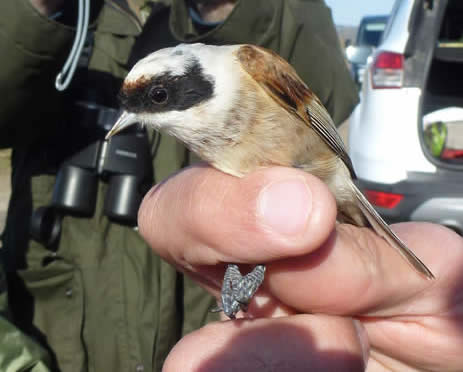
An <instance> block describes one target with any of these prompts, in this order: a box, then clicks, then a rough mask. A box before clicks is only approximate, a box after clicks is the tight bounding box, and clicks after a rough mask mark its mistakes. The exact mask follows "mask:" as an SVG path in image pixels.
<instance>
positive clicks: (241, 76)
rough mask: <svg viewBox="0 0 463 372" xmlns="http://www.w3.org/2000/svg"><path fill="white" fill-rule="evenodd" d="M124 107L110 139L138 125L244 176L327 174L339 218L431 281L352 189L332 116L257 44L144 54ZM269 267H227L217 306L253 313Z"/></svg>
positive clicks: (230, 312) (127, 86) (127, 84)
mask: <svg viewBox="0 0 463 372" xmlns="http://www.w3.org/2000/svg"><path fill="white" fill-rule="evenodd" d="M119 95H120V101H121V105H122V107H123V109H124V112H123V113H122V115H121V117H120V118H119V120H118V121H117V122H116V124H115V125H114V127H113V128H112V129H111V131H110V132H109V133H108V135H107V138H110V137H111V136H113V135H114V134H116V133H117V132H119V131H121V130H123V129H124V128H126V127H128V126H131V125H133V124H135V123H141V124H142V125H146V126H148V127H152V128H154V129H156V130H162V131H165V132H167V133H168V134H170V135H173V136H175V137H176V138H177V139H179V140H180V141H182V142H183V143H184V144H185V145H186V146H187V147H188V148H189V149H190V150H191V151H193V152H194V153H196V154H197V155H198V156H199V157H201V158H202V159H203V160H205V161H206V162H208V163H209V164H211V165H212V166H213V167H215V168H217V169H218V170H220V171H222V172H225V173H228V174H231V175H233V176H237V177H242V176H244V175H246V174H248V173H250V172H253V171H255V170H256V169H258V168H261V167H270V166H276V165H277V166H287V167H295V168H298V169H301V170H304V171H306V172H309V173H311V174H313V175H315V176H317V177H319V178H320V179H322V180H323V181H324V182H325V183H326V184H327V185H328V187H329V188H330V190H331V191H332V192H333V194H334V196H335V198H336V202H337V207H338V213H337V220H338V221H339V222H342V223H349V224H353V225H356V226H369V227H372V228H373V229H374V230H375V231H376V232H377V233H378V234H379V235H380V236H382V237H383V238H384V239H386V241H387V242H388V243H389V244H390V245H391V246H392V247H394V248H395V249H396V250H397V251H398V252H399V253H400V254H401V255H402V256H403V257H404V258H405V259H406V260H407V261H408V262H409V263H410V264H411V265H412V266H413V267H414V268H415V269H416V270H417V271H418V272H420V273H421V274H423V275H424V276H425V277H427V278H429V279H432V278H434V276H433V274H432V273H431V271H430V270H429V269H428V268H427V267H426V265H425V264H424V263H423V262H421V261H420V259H419V258H418V257H417V256H415V254H414V253H413V252H412V251H411V250H410V249H409V248H408V247H407V246H406V245H405V244H404V243H403V242H402V240H401V239H400V238H399V237H398V236H397V235H396V234H395V233H394V232H393V231H392V230H391V229H390V228H389V226H388V225H387V224H386V222H384V220H383V219H382V218H381V217H380V216H379V214H378V213H377V212H376V211H375V209H374V208H373V207H372V205H371V204H370V203H369V202H368V200H367V199H366V198H365V197H364V196H363V194H362V193H361V192H360V191H359V189H358V188H357V187H356V186H355V184H354V182H353V180H355V178H356V176H355V172H354V168H353V166H352V162H351V160H350V158H349V156H348V154H347V152H346V149H345V146H344V143H343V141H342V139H341V137H340V136H339V134H338V132H337V131H336V128H335V126H334V124H333V121H332V119H331V117H330V115H329V114H328V112H327V111H326V109H325V108H324V106H323V104H322V103H321V102H320V100H319V99H318V98H317V97H316V95H315V94H314V93H313V92H312V91H311V90H310V89H309V87H308V86H307V85H306V84H305V83H304V82H303V81H302V80H301V79H300V78H299V76H298V75H297V73H296V71H295V70H294V69H293V68H292V67H291V66H290V65H289V63H287V62H286V61H285V60H284V59H283V58H281V57H280V56H278V55H277V54H276V53H274V52H272V51H269V50H266V49H264V48H261V47H257V46H254V45H248V44H245V45H229V46H212V45H204V44H181V45H178V46H176V47H174V48H166V49H162V50H159V51H157V52H154V53H152V54H150V55H148V56H147V57H145V58H143V59H141V60H140V61H139V62H138V63H137V64H136V65H135V66H134V67H133V68H132V70H131V71H130V72H129V74H128V75H127V77H126V79H125V80H124V83H123V85H122V88H121V91H120V94H119ZM264 273H265V266H264V265H257V266H256V267H255V268H254V270H253V271H251V272H250V273H248V274H247V275H244V276H242V275H241V273H240V271H239V268H238V266H237V265H236V264H229V265H228V266H227V269H226V272H225V276H224V282H223V286H222V295H221V304H220V305H219V309H220V310H223V311H224V313H225V314H226V315H227V316H228V317H230V318H234V317H235V315H236V313H237V312H238V311H239V310H244V311H245V310H246V309H247V306H248V304H249V302H250V301H251V299H252V297H253V295H254V293H255V292H256V291H257V289H258V288H259V286H260V284H261V283H262V281H263V279H264Z"/></svg>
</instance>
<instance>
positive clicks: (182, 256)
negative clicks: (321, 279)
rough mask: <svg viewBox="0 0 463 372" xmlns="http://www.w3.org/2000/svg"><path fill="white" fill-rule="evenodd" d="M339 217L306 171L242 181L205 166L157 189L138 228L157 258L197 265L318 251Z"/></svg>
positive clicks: (270, 172)
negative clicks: (157, 255) (158, 256)
mask: <svg viewBox="0 0 463 372" xmlns="http://www.w3.org/2000/svg"><path fill="white" fill-rule="evenodd" d="M335 218H336V206H335V202H334V199H333V197H332V195H331V194H330V192H329V190H328V189H327V188H326V186H325V185H324V184H323V183H322V182H321V181H320V180H318V179H317V178H315V177H313V176H311V175H308V174H307V173H304V172H301V171H298V170H295V169H289V168H279V167H276V168H271V169H265V170H261V171H257V172H254V173H252V174H250V175H249V176H246V177H244V178H237V177H233V176H229V175H226V174H224V173H222V172H219V171H217V170H215V169H212V168H210V167H205V166H202V167H201V166H200V167H191V168H189V169H187V170H185V171H183V172H180V173H179V174H177V175H176V176H175V177H172V178H170V179H168V180H167V181H166V182H164V183H162V184H160V185H158V186H156V187H155V188H154V189H153V190H152V191H151V192H150V193H149V194H148V195H147V196H146V197H145V199H144V201H143V203H142V205H141V207H140V212H139V221H138V223H139V228H140V233H141V234H142V235H143V237H144V238H145V240H146V241H147V242H148V243H149V244H150V245H151V247H152V248H153V249H154V250H155V251H156V252H157V253H158V254H160V255H161V256H162V257H164V258H166V259H168V260H169V261H171V262H174V263H175V264H177V265H181V266H184V267H186V268H189V267H190V268H191V267H192V266H195V265H215V264H217V263H221V262H236V263H239V262H246V263H260V262H268V261H271V260H276V259H279V258H281V257H291V256H298V255H301V254H304V253H308V252H311V251H312V250H314V249H316V248H317V247H318V246H319V245H320V244H321V243H322V242H323V241H324V240H326V238H327V237H328V236H329V233H330V231H331V230H332V228H333V226H334V223H335Z"/></svg>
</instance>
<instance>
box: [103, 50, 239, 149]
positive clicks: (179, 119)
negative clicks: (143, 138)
mask: <svg viewBox="0 0 463 372" xmlns="http://www.w3.org/2000/svg"><path fill="white" fill-rule="evenodd" d="M236 48H238V46H211V45H204V44H181V45H178V46H177V47H175V48H166V49H162V50H159V51H157V52H154V53H152V54H150V55H148V56H147V57H145V58H143V59H142V60H140V61H139V62H138V63H137V64H136V65H135V66H134V67H133V69H132V70H131V71H130V72H129V74H128V75H127V77H126V79H125V80H124V83H123V85H122V88H121V91H120V94H119V97H120V102H121V105H122V108H123V109H124V112H123V114H122V115H121V117H120V118H119V120H118V121H117V123H116V124H115V125H114V127H113V128H112V129H111V131H110V132H109V133H108V135H107V138H109V137H111V136H112V135H114V134H116V133H117V132H119V131H121V130H123V129H124V128H126V127H128V126H131V125H133V124H135V123H141V124H142V125H146V126H149V127H152V128H154V129H160V130H164V131H166V132H167V133H169V134H171V135H174V136H175V137H177V138H179V139H180V140H181V141H182V142H184V143H185V144H186V145H188V146H189V147H190V148H192V150H197V149H195V146H198V145H200V143H201V142H206V143H208V144H210V142H211V140H214V138H216V137H217V135H220V136H227V131H226V128H224V127H225V122H226V120H225V119H226V116H227V113H228V111H229V110H231V109H233V107H234V106H235V104H236V102H237V100H238V97H237V96H238V92H239V85H240V81H239V73H237V71H236V70H237V68H238V67H237V64H236V61H234V53H233V52H234V50H235V49H236ZM230 135H231V134H230ZM220 136H219V138H220Z"/></svg>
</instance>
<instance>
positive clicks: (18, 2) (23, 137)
mask: <svg viewBox="0 0 463 372" xmlns="http://www.w3.org/2000/svg"><path fill="white" fill-rule="evenodd" d="M73 34H74V32H73V31H72V29H71V28H69V27H67V26H64V25H61V24H59V23H57V22H54V21H52V20H50V19H48V18H46V17H44V16H42V15H40V14H39V13H38V12H37V11H36V10H35V9H34V8H33V6H32V5H31V3H30V0H2V1H1V2H0V55H1V56H6V57H4V58H1V60H0V96H1V97H2V101H3V102H2V104H1V105H0V147H12V146H15V145H17V144H21V143H24V142H25V141H30V140H32V139H33V138H34V137H35V136H36V135H38V134H39V133H40V132H41V130H42V129H43V128H42V126H43V125H46V123H44V122H41V120H40V118H41V117H43V116H44V115H46V114H47V113H49V112H53V111H54V110H56V99H55V96H57V95H58V92H57V91H56V90H55V89H54V81H55V76H56V74H57V73H58V71H59V68H60V67H61V66H62V63H63V62H64V59H65V58H66V56H67V53H68V52H69V48H70V45H71V42H72V39H73ZM53 105H55V108H54V107H53Z"/></svg>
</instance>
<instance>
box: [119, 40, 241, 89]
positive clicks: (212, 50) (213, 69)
mask: <svg viewBox="0 0 463 372" xmlns="http://www.w3.org/2000/svg"><path fill="white" fill-rule="evenodd" d="M238 48H239V45H231V46H214V45H206V44H199V43H198V44H180V45H177V46H176V47H173V48H165V49H160V50H158V51H156V52H154V53H151V54H149V55H148V56H147V57H145V58H143V59H141V60H140V61H138V62H137V64H136V65H135V66H134V67H133V68H132V70H131V71H130V72H129V74H128V75H127V78H126V80H129V81H130V80H136V79H138V78H139V77H141V76H145V77H151V76H155V75H160V74H163V73H167V72H168V73H170V74H171V75H173V76H180V75H183V74H184V73H185V71H186V69H187V68H188V66H190V65H191V64H192V63H193V62H199V63H200V65H201V67H202V69H203V70H204V72H205V73H208V72H209V73H214V75H215V73H220V74H221V73H227V68H229V67H230V64H231V63H232V62H233V61H232V58H231V57H232V53H233V51H235V50H236V49H238Z"/></svg>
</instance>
